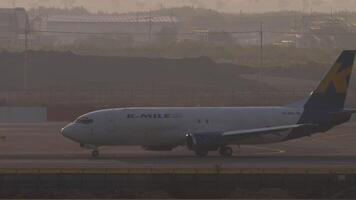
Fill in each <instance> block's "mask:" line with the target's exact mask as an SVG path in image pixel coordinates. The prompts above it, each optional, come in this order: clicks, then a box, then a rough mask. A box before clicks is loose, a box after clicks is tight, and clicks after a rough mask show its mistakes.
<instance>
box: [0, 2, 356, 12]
mask: <svg viewBox="0 0 356 200" xmlns="http://www.w3.org/2000/svg"><path fill="white" fill-rule="evenodd" d="M39 5H42V6H58V7H73V6H84V7H86V8H87V9H89V10H90V11H93V12H97V11H109V12H127V11H137V10H140V11H142V10H150V9H152V10H153V9H158V8H164V7H172V6H175V7H176V6H183V5H188V6H195V7H203V8H213V9H218V10H220V11H225V12H240V11H243V12H265V11H278V10H304V11H311V10H313V11H323V12H330V11H331V9H333V10H349V11H351V10H352V11H356V0H0V7H14V6H17V7H25V8H29V7H36V6H39Z"/></svg>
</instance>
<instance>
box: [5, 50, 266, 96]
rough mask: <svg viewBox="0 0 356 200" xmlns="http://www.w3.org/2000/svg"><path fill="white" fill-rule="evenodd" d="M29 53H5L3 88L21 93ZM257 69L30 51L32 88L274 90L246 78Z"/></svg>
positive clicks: (205, 60)
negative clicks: (167, 87)
mask: <svg viewBox="0 0 356 200" xmlns="http://www.w3.org/2000/svg"><path fill="white" fill-rule="evenodd" d="M23 58H24V55H23V53H8V52H3V53H0V89H6V90H9V89H10V90H11V89H21V87H22V80H23V63H24V59H23ZM254 71H255V70H254V69H252V68H248V67H243V66H236V65H231V64H218V63H215V62H213V61H212V60H210V59H208V58H205V57H200V58H184V59H165V58H133V57H105V56H83V55H75V54H73V53H71V52H44V51H31V52H29V64H28V72H29V75H28V83H29V88H31V89H48V88H63V87H64V88H85V89H87V88H93V89H102V88H116V87H117V86H120V85H121V86H122V85H136V86H137V85H147V84H149V85H151V84H155V85H156V86H157V85H164V86H167V85H185V86H190V85H192V86H196V85H201V86H207V87H216V88H234V89H239V90H242V91H246V90H248V91H251V90H254V89H256V88H257V89H271V88H270V87H267V86H265V85H264V84H260V83H258V82H257V81H252V80H247V79H244V78H242V77H240V75H241V74H246V73H254Z"/></svg>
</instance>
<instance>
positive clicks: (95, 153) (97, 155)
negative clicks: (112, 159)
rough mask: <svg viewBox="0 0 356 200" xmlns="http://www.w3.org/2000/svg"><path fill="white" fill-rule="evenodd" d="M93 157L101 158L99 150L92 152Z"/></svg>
mask: <svg viewBox="0 0 356 200" xmlns="http://www.w3.org/2000/svg"><path fill="white" fill-rule="evenodd" d="M91 156H92V157H93V158H97V157H99V151H98V150H93V151H92V152H91Z"/></svg>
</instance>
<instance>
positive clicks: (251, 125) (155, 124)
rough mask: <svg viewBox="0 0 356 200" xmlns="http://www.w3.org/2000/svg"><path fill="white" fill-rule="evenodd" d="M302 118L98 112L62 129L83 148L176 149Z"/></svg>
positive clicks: (296, 113) (281, 113)
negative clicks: (194, 136) (192, 140)
mask: <svg viewBox="0 0 356 200" xmlns="http://www.w3.org/2000/svg"><path fill="white" fill-rule="evenodd" d="M302 112H303V109H302V108H292V107H181V108H180V107H177V108H176V107H167V108H144V107H143V108H120V109H107V110H100V111H95V112H91V113H88V114H85V115H83V116H81V117H79V119H81V118H85V119H90V120H91V121H89V122H88V123H81V122H80V120H79V122H78V121H77V122H73V123H71V124H69V125H68V126H66V127H65V132H64V133H63V134H64V135H65V136H66V137H69V138H71V139H72V140H74V141H76V142H79V143H81V144H90V145H95V146H103V145H141V146H177V145H182V144H184V143H185V135H186V134H188V133H210V132H220V133H222V132H226V131H232V130H235V131H236V130H247V129H256V128H266V127H273V126H283V125H290V124H296V123H297V122H298V120H299V119H300V117H301V114H302ZM288 134H289V131H284V132H283V131H281V132H279V133H278V134H270V135H268V134H267V135H263V136H260V135H259V136H257V135H256V137H249V138H248V139H245V140H239V141H234V142H232V143H231V144H263V143H273V142H280V141H283V140H285V139H286V136H287V135H288Z"/></svg>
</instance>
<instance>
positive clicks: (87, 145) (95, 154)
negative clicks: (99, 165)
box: [80, 144, 99, 158]
mask: <svg viewBox="0 0 356 200" xmlns="http://www.w3.org/2000/svg"><path fill="white" fill-rule="evenodd" d="M80 147H82V148H86V149H92V150H93V151H92V152H91V156H92V157H93V158H97V157H99V149H98V147H97V146H95V145H91V144H80Z"/></svg>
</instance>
